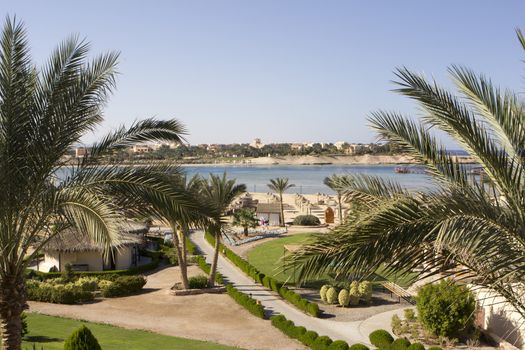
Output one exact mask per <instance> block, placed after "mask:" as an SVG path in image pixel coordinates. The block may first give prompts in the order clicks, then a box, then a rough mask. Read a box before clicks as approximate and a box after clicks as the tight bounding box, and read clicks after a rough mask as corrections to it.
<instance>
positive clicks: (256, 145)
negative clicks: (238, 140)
mask: <svg viewBox="0 0 525 350" xmlns="http://www.w3.org/2000/svg"><path fill="white" fill-rule="evenodd" d="M250 146H251V147H253V148H257V149H259V148H263V147H264V143H262V141H261V139H259V138H256V139H254V140H253V141H252V143H250Z"/></svg>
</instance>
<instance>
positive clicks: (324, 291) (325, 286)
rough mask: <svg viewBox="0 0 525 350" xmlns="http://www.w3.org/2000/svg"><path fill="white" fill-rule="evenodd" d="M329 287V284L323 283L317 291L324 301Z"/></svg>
mask: <svg viewBox="0 0 525 350" xmlns="http://www.w3.org/2000/svg"><path fill="white" fill-rule="evenodd" d="M328 289H330V286H329V285H328V284H325V285H323V286H322V287H321V290H320V291H319V295H320V297H321V300H322V301H324V302H326V292H327V291H328Z"/></svg>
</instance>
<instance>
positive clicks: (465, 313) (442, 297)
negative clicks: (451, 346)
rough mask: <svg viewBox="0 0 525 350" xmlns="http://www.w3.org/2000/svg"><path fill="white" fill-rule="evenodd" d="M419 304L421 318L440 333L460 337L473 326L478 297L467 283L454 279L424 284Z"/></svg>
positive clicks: (435, 331) (420, 290)
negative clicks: (465, 284)
mask: <svg viewBox="0 0 525 350" xmlns="http://www.w3.org/2000/svg"><path fill="white" fill-rule="evenodd" d="M416 306H417V312H418V319H419V321H421V323H422V324H423V326H424V327H425V328H426V329H427V330H429V331H430V332H432V333H433V334H435V335H437V336H445V337H447V338H457V337H458V335H460V334H461V333H463V332H465V331H468V330H470V329H472V327H473V324H474V320H473V315H474V310H475V308H476V299H475V297H474V295H473V294H472V292H471V291H470V290H469V289H468V288H467V287H466V286H462V285H458V284H456V283H454V282H453V281H451V280H442V281H441V282H439V283H435V284H427V285H425V286H423V287H421V288H420V289H419V290H418V295H417V298H416Z"/></svg>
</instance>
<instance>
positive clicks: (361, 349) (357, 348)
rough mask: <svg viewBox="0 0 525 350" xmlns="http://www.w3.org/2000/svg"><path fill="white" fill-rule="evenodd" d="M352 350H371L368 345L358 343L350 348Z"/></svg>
mask: <svg viewBox="0 0 525 350" xmlns="http://www.w3.org/2000/svg"><path fill="white" fill-rule="evenodd" d="M350 350H370V349H369V348H368V346H366V345H363V344H359V343H357V344H354V345H352V346H350Z"/></svg>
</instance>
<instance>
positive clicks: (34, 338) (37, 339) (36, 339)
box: [24, 335, 64, 343]
mask: <svg viewBox="0 0 525 350" xmlns="http://www.w3.org/2000/svg"><path fill="white" fill-rule="evenodd" d="M24 340H25V341H27V342H30V343H53V342H62V341H64V339H61V338H53V337H48V336H45V335H30V336H26V337H24Z"/></svg>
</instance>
